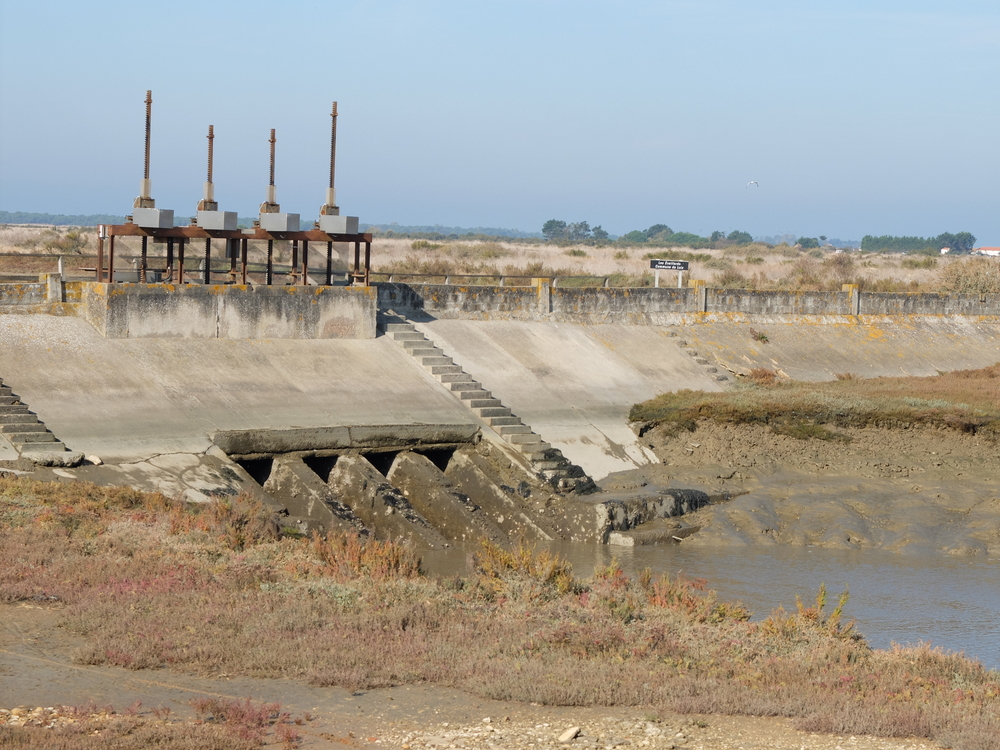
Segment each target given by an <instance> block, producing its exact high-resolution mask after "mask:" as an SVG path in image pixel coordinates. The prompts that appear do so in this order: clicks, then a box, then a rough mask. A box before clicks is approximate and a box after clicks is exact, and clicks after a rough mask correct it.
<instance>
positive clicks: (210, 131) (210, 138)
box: [208, 125, 215, 182]
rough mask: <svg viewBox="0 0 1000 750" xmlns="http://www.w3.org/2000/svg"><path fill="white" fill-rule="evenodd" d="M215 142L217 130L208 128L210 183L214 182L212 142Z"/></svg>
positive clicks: (211, 127) (210, 126)
mask: <svg viewBox="0 0 1000 750" xmlns="http://www.w3.org/2000/svg"><path fill="white" fill-rule="evenodd" d="M214 140H215V128H214V127H213V126H212V125H209V126H208V181H209V182H211V181H212V141H214Z"/></svg>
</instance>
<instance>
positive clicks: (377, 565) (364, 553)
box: [309, 533, 420, 581]
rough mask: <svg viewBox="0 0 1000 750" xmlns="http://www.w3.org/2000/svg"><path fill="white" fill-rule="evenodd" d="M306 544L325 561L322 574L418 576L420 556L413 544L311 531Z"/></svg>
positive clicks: (345, 577) (344, 577)
mask: <svg viewBox="0 0 1000 750" xmlns="http://www.w3.org/2000/svg"><path fill="white" fill-rule="evenodd" d="M309 546H310V549H311V550H312V552H313V553H314V554H315V555H316V557H317V558H319V560H321V561H322V563H323V564H324V566H325V569H324V572H325V574H326V575H328V576H330V577H331V578H335V579H337V580H350V579H353V578H360V577H367V578H370V579H373V580H378V581H385V580H390V579H401V578H416V577H418V576H419V575H420V557H419V556H418V555H417V553H416V551H415V550H414V549H413V548H412V547H410V546H408V545H405V544H401V543H399V542H393V541H380V540H378V539H370V538H366V537H362V536H361V535H359V534H354V533H343V534H330V535H328V536H325V537H323V536H320V535H319V534H313V536H312V538H311V539H310V542H309Z"/></svg>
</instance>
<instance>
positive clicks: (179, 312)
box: [0, 285, 1000, 546]
mask: <svg viewBox="0 0 1000 750" xmlns="http://www.w3.org/2000/svg"><path fill="white" fill-rule="evenodd" d="M50 286H51V285H50ZM153 286H157V285H150V289H147V288H145V287H144V288H143V289H140V290H138V292H137V293H136V295H133V296H129V290H128V289H124V288H123V289H122V290H120V289H118V288H117V287H116V288H115V290H114V294H110V293H108V294H107V295H106V298H105V297H100V295H96V292H95V293H94V294H91V295H90V297H92V298H93V299H91V298H88V297H87V296H86V295H85V294H84V293H83V292H86V291H87V289H89V287H88V288H87V289H84V290H83V292H81V293H80V299H81V300H85V301H86V300H87V299H90V301H89V302H88V303H87V304H86V305H85V304H84V302H79V303H73V302H53V303H51V304H48V306H47V307H46V311H47V313H48V314H36V311H35V309H34V307H32V308H30V309H26V308H25V305H21V307H20V309H19V310H17V312H18V314H5V312H6V311H5V310H3V309H2V308H0V381H2V382H0V388H2V389H3V394H0V397H2V398H3V399H4V400H3V401H2V402H0V403H2V407H0V408H2V409H3V410H6V412H5V413H4V420H6V421H4V422H3V424H2V429H0V432H3V433H5V434H13V433H17V434H18V435H20V436H21V438H23V439H24V440H26V441H29V440H30V441H34V440H35V439H36V438H39V437H45V438H47V439H49V440H52V439H53V438H54V437H56V438H58V440H61V441H63V442H64V443H65V444H66V445H68V446H69V448H70V449H71V450H72V451H81V452H83V453H86V454H88V455H90V456H98V457H100V458H101V459H102V460H103V462H104V464H105V465H104V466H97V465H95V463H96V462H89V463H88V465H84V466H79V467H67V469H68V470H64V469H63V468H57V469H53V470H52V474H54V475H55V476H59V477H63V478H66V479H73V478H79V479H95V480H97V481H100V482H103V483H122V484H130V485H133V486H135V487H138V488H140V489H159V490H162V491H164V492H166V493H168V494H172V495H182V496H185V497H188V498H189V499H192V500H204V499H206V498H207V497H208V496H211V495H217V494H232V493H233V492H237V491H241V490H247V491H250V492H256V493H258V494H260V495H261V496H262V497H264V498H266V499H270V500H271V501H274V502H277V503H278V504H279V505H283V507H284V508H285V510H286V512H287V513H288V514H289V516H291V517H299V518H300V521H301V523H302V524H304V527H309V526H310V525H313V527H315V524H320V525H323V526H324V527H326V528H344V529H352V528H354V529H365V530H368V531H372V533H376V534H381V535H383V536H384V535H389V536H393V537H395V536H399V535H402V536H406V537H407V538H411V539H413V540H414V541H416V542H418V543H420V544H424V545H431V546H433V545H435V544H443V543H446V542H448V543H450V542H452V541H455V540H462V539H467V538H470V537H471V536H475V535H480V534H485V535H486V536H487V537H491V538H497V539H503V538H507V539H509V540H512V539H515V538H520V537H527V538H537V539H548V538H564V539H570V538H572V539H603V540H607V539H608V538H609V534H610V532H611V531H614V530H627V529H630V528H632V527H633V526H634V525H636V524H637V523H643V522H645V521H648V520H649V519H651V518H662V517H663V516H664V515H673V514H674V513H675V511H676V512H681V511H677V510H676V508H677V507H680V506H678V504H677V503H678V502H679V503H680V504H681V506H683V505H684V503H687V502H688V499H686V498H681V500H678V498H676V497H671V498H668V499H669V500H670V502H666V503H665V504H664V502H665V501H664V497H665V496H664V497H660V496H658V495H656V493H653V495H650V496H649V497H646V496H641V497H640V496H639V495H638V494H636V493H635V492H633V493H632V494H631V495H629V496H628V497H613V496H610V495H607V496H604V497H603V499H602V498H601V497H600V496H599V495H594V496H587V495H586V494H585V493H586V492H587V491H589V490H590V489H592V488H593V484H592V483H591V482H590V480H589V479H588V478H587V477H585V476H583V477H582V479H581V476H582V472H586V473H587V474H589V475H590V476H591V477H593V478H596V479H601V478H603V477H605V476H607V475H609V474H611V473H613V472H617V471H622V470H628V469H632V468H635V467H637V466H642V465H644V464H646V463H650V462H654V461H655V457H654V456H653V455H652V454H651V453H650V452H648V450H647V449H646V447H645V446H643V445H642V443H641V442H640V441H639V440H638V439H637V437H636V436H635V434H634V433H633V432H632V430H631V429H630V428H629V426H628V423H627V417H628V413H629V410H630V408H631V406H632V405H633V404H635V403H637V402H640V401H643V400H646V399H649V398H651V397H653V396H655V395H657V394H659V393H662V392H664V391H673V390H678V389H683V388H690V389H699V390H718V389H720V388H723V387H726V386H727V382H726V381H727V380H728V381H729V382H732V381H734V380H737V379H738V378H739V377H740V376H742V375H745V374H747V373H748V372H749V371H750V370H751V369H753V368H761V367H763V368H768V369H773V370H777V371H778V372H779V373H782V374H784V375H787V376H789V377H793V378H797V379H804V380H822V379H830V378H833V377H834V376H835V375H836V374H839V373H848V372H849V373H853V374H855V375H859V376H863V377H873V376H879V375H933V374H935V373H936V372H938V371H944V370H955V369H963V368H972V367H982V366H985V365H989V364H993V363H994V362H997V361H1000V322H998V321H1000V318H998V317H996V316H972V315H947V316H944V315H930V314H927V315H908V314H907V315H904V314H895V315H860V316H858V315H846V314H826V313H817V314H812V315H798V314H780V315H779V314H747V313H732V314H730V313H711V312H708V313H691V312H690V311H688V312H684V311H680V312H672V313H669V315H668V314H667V313H665V312H664V313H657V315H660V317H662V318H663V320H662V321H660V320H659V319H657V324H653V321H652V320H647V318H649V314H645V313H644V315H645V317H642V316H640V318H637V319H636V320H634V321H633V320H631V318H629V317H628V315H625V313H628V310H625V312H624V313H622V312H621V311H619V313H620V314H618V319H614V320H611V321H605V322H598V321H596V320H594V319H593V318H594V316H596V315H598V313H600V310H598V311H597V312H592V313H588V314H587V315H585V316H584V315H582V314H578V313H573V315H576V318H574V319H573V320H569V319H561V318H560V319H556V318H553V317H549V316H554V315H555V314H556V313H555V312H553V310H554V309H555V308H554V305H555V302H553V299H555V296H558V295H555V296H548V297H546V299H548V302H549V308H548V312H546V311H545V308H544V306H543V307H542V308H541V309H539V307H538V300H539V299H541V298H542V297H538V298H536V297H533V296H532V295H533V294H534V292H531V290H529V292H530V293H529V294H527V297H526V299H528V302H529V303H530V305H528V307H525V308H524V309H522V310H520V311H519V312H518V316H520V319H488V315H493V314H495V313H496V314H499V312H497V311H486V312H484V311H482V310H479V311H477V312H476V313H475V315H476V319H470V318H460V317H458V316H457V314H451V313H456V311H454V310H452V311H450V314H449V315H448V316H442V318H436V317H434V316H433V315H428V314H427V310H426V309H425V310H424V311H423V312H421V311H410V312H408V313H403V314H404V315H408V316H409V317H410V318H411V319H412V320H413V321H414V324H412V325H411V324H410V323H406V324H405V325H404V324H401V323H399V322H397V323H395V324H393V325H394V326H395V328H393V326H388V328H393V331H392V332H391V333H390V334H389V335H379V336H375V308H374V297H373V295H371V294H368V295H367V296H365V295H360V296H359V295H355V296H357V297H358V299H353V297H352V298H350V299H348V297H350V295H346V296H345V297H344V299H341V298H340V297H338V296H336V295H335V294H333V293H328V294H317V295H311V296H310V295H306V294H304V293H303V294H299V293H296V294H289V293H287V292H281V291H280V290H279V291H275V292H268V293H267V294H260V295H256V292H250V291H248V290H241V289H239V288H236V287H233V288H225V289H223V291H222V292H218V294H217V293H216V291H215V290H207V291H206V290H201V291H198V290H191V289H185V294H184V295H181V296H180V297H178V298H177V299H175V298H174V297H172V296H170V295H169V294H168V293H167V292H168V291H169V290H164V289H159V287H157V288H156V289H152V290H151V288H152V287H153ZM49 291H50V292H51V289H50V290H49ZM91 291H92V290H91ZM98 291H100V290H98ZM591 291H592V295H591V296H593V297H595V299H597V298H598V297H599V296H600V292H601V290H591ZM605 291H610V290H605ZM153 292H156V294H154V293H153ZM504 293H505V294H506V292H504ZM66 294H67V295H68V292H66ZM352 294H353V293H352ZM490 294H491V295H492V296H491V297H490V299H493V297H496V296H497V294H496V293H493V292H490ZM518 294H521V295H522V296H524V295H525V294H526V293H525V292H524V290H520V291H518ZM549 294H550V295H552V294H554V292H553V291H552V290H549ZM650 294H652V293H650ZM254 295H256V296H254ZM616 295H617V296H616V297H615V299H616V300H617V303H616V304H618V305H619V306H625V307H629V306H635V305H636V304H638V303H636V302H634V301H633V300H632V299H631V297H630V295H628V294H624V293H621V294H618V293H617V292H616ZM56 296H58V295H56ZM688 296H690V295H688ZM842 296H843V295H842ZM855 296H856V295H855ZM133 297H134V298H133ZM216 297H218V299H216ZM258 297H259V299H258ZM647 297H648V298H649V299H646V298H647ZM67 298H68V297H67ZM119 298H121V299H119ZM161 298H162V299H161ZM251 298H253V300H255V304H257V305H258V307H260V310H258V309H257V308H254V309H253V310H251V311H250V312H246V311H244V312H243V313H239V314H237V312H238V311H241V310H243V305H244V303H247V304H248V302H247V301H248V300H250V299H251ZM643 299H645V302H647V303H648V302H650V300H651V299H652V297H651V296H650V295H646V296H645V297H643ZM838 299H840V298H839V297H838ZM853 299H854V296H850V299H848V297H847V296H844V300H847V301H850V300H853ZM94 300H97V301H96V302H95V301H94ZM122 300H124V302H123V301H122ZM164 300H166V302H164ZM289 300H290V301H289ZM427 300H431V297H430V296H427ZM844 300H840V301H841V302H843V301H844ZM543 301H544V300H543ZM654 301H655V300H654ZM702 301H703V302H704V300H702ZM765 301H766V300H765ZM890 301H891V300H890ZM903 301H904V302H907V303H908V304H909V302H908V301H907V300H903ZM918 301H919V300H918ZM932 301H933V300H932ZM960 301H961V300H960ZM966 301H967V302H968V300H966ZM975 301H976V300H972V301H971V302H975ZM98 302H101V303H102V304H104V303H106V304H104V306H101V304H98ZM362 302H364V304H363V305H362V304H361V303H362ZM480 302H482V300H480ZM639 302H642V300H639ZM939 302H940V300H939ZM947 302H949V301H948V300H944V302H942V303H941V304H944V303H947ZM971 302H970V304H971ZM139 303H142V304H139ZM167 303H169V304H167ZM182 303H183V304H182ZM196 303H197V304H196ZM208 303H212V304H208ZM348 303H351V304H353V305H354V306H353V307H350V305H348ZM987 303H990V304H992V302H990V300H987V301H986V302H982V301H980V302H979V304H982V305H985V304H987ZM19 304H20V303H19ZM25 304H26V303H25ZM32 304H33V305H34V306H35V307H39V308H42V307H45V305H42V304H41V303H37V304H35V303H32ZM456 304H457V303H456ZM526 304H527V303H526ZM706 304H707V303H706ZM838 304H839V303H838ZM949 304H950V303H949ZM345 305H346V306H347V307H345ZM192 306H193V307H192ZM12 307H16V306H12ZM76 307H80V308H81V309H83V310H84V312H86V315H82V314H80V313H79V311H76V312H74V310H75V308H76ZM314 307H315V308H316V309H314ZM348 307H349V308H350V309H348V312H350V313H351V314H350V315H348V314H347V313H344V312H343V310H342V309H341V308H344V309H347V308H348ZM161 308H163V310H165V311H166V312H164V313H163V317H162V318H160V319H158V320H154V319H153V318H151V317H150V316H156V315H158V314H159V313H158V312H157V311H158V310H160V309H161ZM189 308H190V309H189ZM272 308H273V309H272ZM192 309H194V311H195V313H198V314H194V313H192V312H191V310H192ZM629 309H631V308H629ZM95 311H97V312H101V311H104V313H106V314H105V315H104V317H100V316H97V317H96V318H95ZM234 311H237V312H234ZM397 312H398V311H397ZM458 312H461V311H458ZM251 313H253V314H251ZM258 313H259V314H258ZM264 313H267V315H265V314H264ZM272 313H273V314H272ZM487 313H488V314H487ZM74 314H76V315H79V317H73V315H74ZM560 314H561V315H564V316H569V313H568V312H565V311H564V312H563V313H560ZM600 314H603V313H600ZM171 315H172V316H173V317H171ZM240 315H243V317H240ZM324 315H325V316H326V317H324ZM192 316H193V317H192ZM338 316H339V317H338ZM581 316H582V317H581ZM611 317H612V318H613V317H614V316H611ZM525 318H527V319H525ZM388 319H389V316H386V317H385V321H384V322H386V324H387V325H388V323H387V321H388ZM396 320H397V321H398V320H400V319H399V318H398V317H397V318H396ZM95 321H97V322H95ZM151 321H152V322H151ZM192 321H194V322H192ZM234 321H236V323H239V325H236V323H234ZM154 323H156V324H155V325H154ZM224 323H225V325H223V324H224ZM182 324H183V325H182ZM195 324H197V325H195ZM102 325H103V328H102ZM272 329H273V330H275V331H277V333H276V334H275V336H276V338H273V339H263V338H255V336H261V335H270V334H265V333H264V332H265V331H271V330H272ZM396 329H399V330H396ZM402 329H406V330H402ZM164 331H166V333H164ZM177 331H180V333H177ZM192 331H194V332H193V333H192ZM168 333H169V334H170V335H175V336H176V337H173V338H167V337H163V336H166V335H167V334H168ZM112 334H114V335H112ZM237 334H238V335H237ZM334 335H337V336H342V337H341V338H335V337H334V338H329V337H330V336H334ZM241 336H246V337H245V338H241ZM425 337H426V338H425ZM29 407H30V413H29V412H28V409H29ZM35 415H37V419H38V420H41V422H38V423H35V421H33V420H35ZM48 431H51V434H49V432H48ZM21 433H24V434H23V435H22V434H21ZM24 444H27V443H24ZM54 445H59V444H54ZM21 450H22V456H24V455H27V454H25V453H24V452H23V450H24V449H23V448H22V449H21ZM59 450H62V448H61V445H60V447H59ZM560 452H561V454H560ZM555 454H560V455H555ZM16 455H17V452H16V451H14V450H13V448H12V447H11V446H10V445H5V443H4V440H3V438H2V437H0V461H3V462H5V464H9V463H17V461H14V460H12V459H14V458H15V457H16ZM441 456H447V457H448V458H447V459H446V460H444V459H441ZM556 459H559V460H558V461H557V460H556ZM567 459H568V462H569V463H570V464H575V466H570V468H571V469H572V470H575V471H577V472H580V473H576V474H574V473H572V471H569V472H567V471H566V470H565V469H566V467H565V465H564V464H561V463H560V461H564V462H565V461H566V460H567ZM21 460H22V461H24V460H26V459H23V458H22V459H21ZM28 463H29V464H30V463H31V462H30V461H29V462H28ZM549 464H553V465H554V466H550V465H549ZM22 468H23V467H22ZM581 469H582V471H581ZM560 472H561V473H560ZM554 474H558V475H559V476H558V477H557V476H554ZM560 477H561V478H560ZM583 480H586V481H583ZM702 494H704V493H702ZM571 496H572V497H571ZM696 499H698V498H696ZM703 500H705V498H704V497H701V498H700V499H698V502H701V501H703ZM682 501H683V502H682ZM668 506H669V507H668ZM685 507H686V506H685ZM670 508H673V510H671V509H670ZM390 516H391V517H392V520H391V521H389V520H387V519H388V518H389V517H390ZM442 540H445V541H442Z"/></svg>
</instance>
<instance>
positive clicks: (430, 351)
mask: <svg viewBox="0 0 1000 750" xmlns="http://www.w3.org/2000/svg"><path fill="white" fill-rule="evenodd" d="M407 351H408V352H409V353H410V354H412V355H413V356H414V357H440V356H441V355H442V354H443V352H442V351H441V350H440V349H438V348H437V347H436V346H422V347H420V348H418V349H407Z"/></svg>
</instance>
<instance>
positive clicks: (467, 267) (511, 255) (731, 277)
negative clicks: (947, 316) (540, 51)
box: [0, 225, 1000, 293]
mask: <svg viewBox="0 0 1000 750" xmlns="http://www.w3.org/2000/svg"><path fill="white" fill-rule="evenodd" d="M96 252H97V240H96V230H95V229H93V228H83V229H82V230H81V229H80V228H75V227H44V226H28V225H6V226H0V255H3V254H5V253H15V254H18V253H19V254H25V253H45V254H49V255H51V256H53V257H52V259H51V260H46V259H40V260H29V259H27V258H22V259H13V258H9V257H5V258H2V260H0V264H2V271H3V272H5V273H18V274H32V273H39V272H43V271H53V270H55V257H56V256H59V255H62V256H64V257H65V258H66V264H67V269H68V270H69V269H73V270H75V268H76V266H79V265H85V266H88V267H89V266H92V265H93V260H92V259H84V258H81V257H80V256H81V255H82V256H89V258H92V256H94V255H95V254H96ZM187 252H188V256H187V257H188V258H189V260H188V262H187V265H188V268H189V270H192V271H193V270H194V269H195V267H196V264H197V262H198V261H199V259H200V258H201V257H202V253H203V251H202V248H201V247H199V246H198V244H197V243H194V244H190V245H189V246H188V251H187ZM291 252H292V251H291V243H289V242H275V243H274V258H275V263H277V264H284V265H288V264H289V263H290V261H291ZM221 253H222V248H221V246H219V247H218V248H216V250H215V257H216V266H217V269H218V270H220V271H221V270H223V267H224V266H226V263H225V261H224V260H223V258H222V255H221ZM310 253H311V255H310V257H311V259H312V261H311V266H312V267H313V268H314V269H318V268H322V267H324V266H325V248H324V247H315V246H313V247H312V248H311V250H310ZM138 254H139V242H138V240H137V238H119V239H118V241H117V243H116V257H117V258H119V259H120V260H119V262H118V263H116V265H118V266H120V267H121V268H126V267H129V268H130V267H131V260H130V259H131V258H133V257H136V256H138ZM149 254H150V258H151V260H150V266H151V267H153V268H161V267H163V265H164V261H163V257H164V254H165V248H164V246H163V245H160V244H153V245H151V246H150V248H149ZM249 257H250V261H251V263H252V264H254V267H253V269H252V274H253V275H252V279H253V280H254V281H255V282H257V283H260V282H261V281H262V280H263V277H262V276H261V273H262V265H261V264H263V263H264V261H265V258H266V243H263V242H251V243H250V252H249ZM650 258H673V259H675V260H687V261H688V262H689V263H690V264H691V270H690V272H689V273H688V278H691V279H705V280H706V281H708V282H709V284H710V285H712V286H716V287H723V288H744V289H760V290H803V291H810V290H812V291H822V290H826V291H839V290H840V287H841V285H842V284H845V283H851V284H858V285H859V286H860V287H861V289H862V290H863V291H870V292H942V291H943V292H967V293H984V292H991V291H992V292H995V291H1000V262H998V261H996V260H995V259H991V258H961V257H956V256H942V257H940V258H936V257H923V256H921V257H914V256H903V255H874V254H865V255H861V254H858V253H831V252H826V251H820V250H814V251H808V252H803V251H801V250H798V249H796V248H792V247H788V246H787V245H777V246H774V247H772V246H769V245H764V244H761V243H752V244H750V245H740V246H727V247H720V248H717V249H708V250H697V251H694V250H691V249H688V248H656V249H650V248H648V247H645V246H643V245H636V246H631V247H625V248H623V247H622V246H620V245H616V244H613V243H610V244H607V245H597V246H595V245H585V246H584V245H581V246H576V247H574V246H569V245H566V244H559V245H546V244H542V243H538V242H518V241H517V240H509V241H507V240H467V241H466V240H461V241H445V240H442V241H428V240H409V239H402V238H383V237H376V238H375V240H374V242H373V243H372V266H373V270H375V271H376V272H383V273H389V272H392V273H396V274H401V275H402V274H406V273H411V274H432V275H434V277H435V278H429V279H419V278H416V277H414V278H412V279H411V280H412V281H430V282H435V283H436V282H440V281H443V278H444V276H445V275H449V274H470V275H472V276H473V277H474V278H470V279H467V280H465V281H464V283H470V284H471V283H475V284H495V283H497V282H496V280H495V279H491V278H489V277H490V276H491V275H497V274H506V275H508V276H514V275H522V276H525V277H530V276H533V275H534V276H587V275H589V276H592V277H596V280H594V281H592V282H586V281H582V280H581V281H578V282H577V283H576V285H585V286H586V285H600V284H601V283H603V278H604V277H608V278H609V283H610V285H611V286H635V287H643V286H652V283H653V274H652V273H651V271H650V269H649V259H650ZM352 262H353V250H352V249H351V248H350V247H349V246H347V245H337V247H336V256H335V259H334V264H333V268H334V270H335V271H336V272H343V271H346V270H347V269H348V267H349V266H350V264H351V263H352ZM282 270H284V269H282ZM476 274H482V276H481V277H477V276H476ZM314 275H315V274H314ZM402 278H403V279H405V278H406V277H405V275H404V276H402ZM672 279H673V275H672V274H669V273H668V274H666V276H665V277H663V276H661V283H663V284H666V285H670V283H671V280H672ZM284 280H285V277H284V275H282V274H279V281H278V283H283V282H284ZM567 285H569V284H567Z"/></svg>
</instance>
